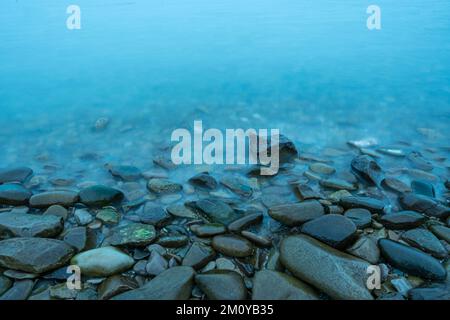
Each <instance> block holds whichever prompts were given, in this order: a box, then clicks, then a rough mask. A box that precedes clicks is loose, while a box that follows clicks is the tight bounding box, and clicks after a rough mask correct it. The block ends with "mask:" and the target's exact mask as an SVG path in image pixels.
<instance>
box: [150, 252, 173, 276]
mask: <svg viewBox="0 0 450 320" xmlns="http://www.w3.org/2000/svg"><path fill="white" fill-rule="evenodd" d="M168 267H169V264H168V263H167V260H166V259H164V258H163V257H162V256H161V255H160V254H159V253H158V252H157V251H152V252H151V254H150V258H148V262H147V265H146V266H145V271H146V272H147V274H149V275H151V276H157V275H158V274H160V273H162V272H164V271H165V270H166V269H167V268H168Z"/></svg>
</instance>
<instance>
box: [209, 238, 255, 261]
mask: <svg viewBox="0 0 450 320" xmlns="http://www.w3.org/2000/svg"><path fill="white" fill-rule="evenodd" d="M212 247H213V248H214V249H215V250H217V251H218V252H220V253H222V254H224V255H226V256H230V257H238V258H243V257H247V256H250V255H252V254H253V246H252V244H251V243H250V242H249V241H248V240H247V239H245V238H243V237H240V236H235V235H218V236H215V237H214V238H213V240H212Z"/></svg>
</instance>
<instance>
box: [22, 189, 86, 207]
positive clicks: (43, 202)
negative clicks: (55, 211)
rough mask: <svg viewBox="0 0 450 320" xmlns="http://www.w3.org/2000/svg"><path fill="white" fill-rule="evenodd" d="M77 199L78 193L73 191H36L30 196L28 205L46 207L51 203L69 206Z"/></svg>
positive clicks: (51, 204)
mask: <svg viewBox="0 0 450 320" xmlns="http://www.w3.org/2000/svg"><path fill="white" fill-rule="evenodd" d="M77 201H78V193H77V192H74V191H48V192H43V193H38V194H35V195H33V196H32V197H31V198H30V206H32V207H35V208H48V207H50V206H53V205H60V206H63V207H71V206H73V205H74V204H75V203H76V202H77Z"/></svg>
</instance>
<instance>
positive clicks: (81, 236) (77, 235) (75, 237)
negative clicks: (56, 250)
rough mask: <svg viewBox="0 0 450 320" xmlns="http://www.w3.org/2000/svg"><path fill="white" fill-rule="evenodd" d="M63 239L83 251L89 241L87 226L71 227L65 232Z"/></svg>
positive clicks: (78, 250)
mask: <svg viewBox="0 0 450 320" xmlns="http://www.w3.org/2000/svg"><path fill="white" fill-rule="evenodd" d="M63 241H64V242H65V243H67V244H68V245H70V246H71V247H73V248H75V249H76V250H77V252H80V251H83V250H84V248H86V245H87V242H88V235H87V229H86V228H85V227H75V228H71V229H69V230H67V232H65V233H64V235H63Z"/></svg>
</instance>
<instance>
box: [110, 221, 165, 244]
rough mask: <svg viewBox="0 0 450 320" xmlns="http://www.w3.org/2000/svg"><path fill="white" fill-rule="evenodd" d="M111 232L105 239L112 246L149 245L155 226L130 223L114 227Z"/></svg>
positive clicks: (154, 235)
mask: <svg viewBox="0 0 450 320" xmlns="http://www.w3.org/2000/svg"><path fill="white" fill-rule="evenodd" d="M111 233H112V234H111V235H110V236H109V237H108V238H106V239H105V241H107V242H108V243H109V244H111V245H113V246H125V245H127V246H135V247H141V246H146V245H149V244H150V243H152V242H153V240H155V238H156V230H155V227H153V226H152V225H149V224H142V223H130V224H127V225H125V226H120V227H116V228H114V229H112V230H111Z"/></svg>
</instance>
